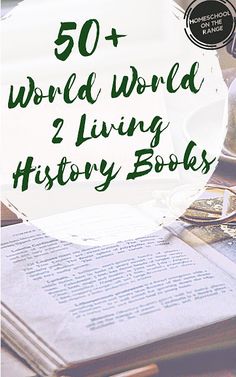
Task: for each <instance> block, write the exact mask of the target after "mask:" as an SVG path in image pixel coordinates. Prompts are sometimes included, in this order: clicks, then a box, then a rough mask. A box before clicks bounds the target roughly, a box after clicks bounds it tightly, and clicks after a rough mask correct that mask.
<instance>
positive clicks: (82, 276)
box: [2, 211, 236, 362]
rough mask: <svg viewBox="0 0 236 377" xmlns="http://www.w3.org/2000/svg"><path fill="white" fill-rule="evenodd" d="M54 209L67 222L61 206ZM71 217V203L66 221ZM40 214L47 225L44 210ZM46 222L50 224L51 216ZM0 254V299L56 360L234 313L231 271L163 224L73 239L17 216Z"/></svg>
mask: <svg viewBox="0 0 236 377" xmlns="http://www.w3.org/2000/svg"><path fill="white" fill-rule="evenodd" d="M63 216H64V219H65V222H66V223H67V225H66V226H67V230H68V229H69V219H70V215H69V216H68V217H67V215H66V214H63ZM123 216H125V211H124V213H123ZM79 217H80V213H79V211H78V218H79ZM128 217H129V218H130V226H131V225H132V216H129V215H127V214H126V219H127V218H128ZM75 218H76V213H74V219H73V224H75ZM59 220H60V221H59V223H61V219H60V218H59ZM133 220H134V219H133ZM86 221H87V225H88V219H87V220H86ZM136 221H137V219H136ZM91 222H92V219H91ZM42 223H43V220H41V226H42ZM46 223H47V226H48V227H49V229H50V221H49V218H47V219H46ZM52 224H54V225H52ZM52 224H51V228H52V229H53V228H55V226H56V225H55V224H57V222H56V218H55V217H54V216H53V220H52ZM105 225H106V224H105V222H103V234H104V233H105V232H106V228H105ZM73 226H74V225H73ZM126 228H128V221H127V222H126ZM77 229H80V224H79V222H78V223H77ZM54 231H55V229H54ZM60 232H61V234H63V229H62V227H61V230H60ZM113 232H114V228H113ZM65 233H66V232H64V234H65ZM108 233H109V232H108ZM2 263H3V268H2V272H3V279H2V281H3V284H2V285H3V287H2V300H3V302H4V304H5V305H7V306H8V307H9V308H10V309H11V310H12V311H13V312H14V313H16V314H17V316H18V317H19V318H20V319H21V320H22V321H23V322H24V323H26V324H27V325H28V326H29V327H30V328H31V329H32V331H34V332H35V333H36V334H37V335H38V336H40V337H41V338H42V339H43V340H44V342H45V343H46V344H48V345H50V347H51V348H52V349H54V350H55V352H57V353H58V354H59V355H61V357H63V359H64V360H65V361H66V362H78V361H84V360H87V359H91V358H97V357H99V356H103V355H108V354H112V353H114V352H117V351H121V350H125V349H129V348H132V347H136V346H139V345H142V344H146V343H150V342H152V341H155V340H158V339H163V338H167V337H171V336H174V335H177V334H180V333H184V332H187V331H190V330H193V329H196V328H198V327H201V326H205V325H208V324H212V323H215V322H217V321H221V320H224V319H227V318H231V317H233V316H235V314H236V300H235V298H236V284H235V280H233V279H232V278H230V277H229V276H228V275H227V274H224V272H223V271H222V270H221V269H219V268H217V267H216V266H214V265H212V264H211V263H210V262H209V261H208V260H207V259H206V258H204V257H203V256H202V255H200V254H198V253H197V252H196V251H195V250H194V249H192V248H191V247H190V246H188V245H187V244H185V243H184V242H183V241H181V240H180V239H178V238H176V237H175V236H173V235H172V234H171V233H170V232H169V231H167V230H160V231H157V232H152V233H150V234H146V235H143V236H141V237H138V238H136V239H134V238H133V239H129V240H122V241H119V242H113V243H111V244H105V243H104V244H98V245H94V244H93V245H89V244H82V245H81V244H79V243H76V242H71V241H68V240H63V238H61V239H60V238H55V237H53V236H52V235H51V234H47V233H46V232H45V231H43V230H42V229H41V228H40V227H39V225H38V226H36V225H32V224H17V225H14V226H10V227H6V228H4V229H3V231H2Z"/></svg>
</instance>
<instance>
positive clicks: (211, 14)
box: [184, 0, 236, 50]
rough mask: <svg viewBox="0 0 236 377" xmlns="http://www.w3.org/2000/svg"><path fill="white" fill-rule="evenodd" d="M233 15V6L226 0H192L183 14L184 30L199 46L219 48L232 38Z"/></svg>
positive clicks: (209, 48)
mask: <svg viewBox="0 0 236 377" xmlns="http://www.w3.org/2000/svg"><path fill="white" fill-rule="evenodd" d="M235 15H236V13H235V7H234V6H233V5H232V4H231V3H230V1H228V0H194V1H193V2H192V3H191V4H190V5H189V7H188V8H187V10H186V12H185V15H184V19H185V21H186V27H185V32H186V34H187V36H188V38H189V39H190V40H191V41H192V42H193V43H194V44H195V45H197V46H199V47H201V48H204V49H207V50H215V49H218V48H221V47H223V46H225V45H227V44H228V43H229V42H230V40H231V39H232V38H233V35H234V30H235Z"/></svg>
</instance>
